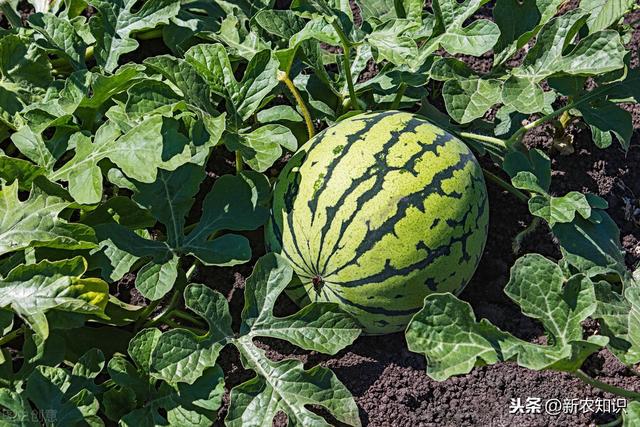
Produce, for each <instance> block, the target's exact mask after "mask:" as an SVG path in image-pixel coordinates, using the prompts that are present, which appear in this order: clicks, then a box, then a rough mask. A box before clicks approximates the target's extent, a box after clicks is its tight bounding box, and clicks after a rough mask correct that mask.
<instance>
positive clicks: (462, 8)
mask: <svg viewBox="0 0 640 427" xmlns="http://www.w3.org/2000/svg"><path fill="white" fill-rule="evenodd" d="M487 1H488V0H466V1H464V2H463V3H460V2H459V1H457V0H436V1H434V2H433V10H434V12H435V16H436V31H437V32H438V33H441V34H440V36H439V37H438V38H436V39H434V40H435V41H438V42H439V44H440V46H442V47H443V48H444V49H445V50H446V51H447V52H449V53H450V54H452V55H454V54H464V55H474V56H480V55H482V54H483V53H485V52H487V51H488V50H491V48H492V47H493V45H495V44H496V42H497V41H498V38H499V37H500V30H499V29H498V26H497V25H496V24H495V23H493V22H491V21H489V20H487V19H479V20H476V21H473V22H471V23H470V24H468V25H467V26H464V24H465V23H466V21H467V19H469V18H471V17H472V15H473V14H474V13H475V12H476V11H477V10H478V9H479V8H480V6H482V5H483V4H485V3H487ZM427 46H429V44H427Z"/></svg>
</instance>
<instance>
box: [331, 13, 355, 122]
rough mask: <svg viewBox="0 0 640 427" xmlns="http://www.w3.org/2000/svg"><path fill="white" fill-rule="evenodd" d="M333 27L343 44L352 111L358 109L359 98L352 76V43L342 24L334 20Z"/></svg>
mask: <svg viewBox="0 0 640 427" xmlns="http://www.w3.org/2000/svg"><path fill="white" fill-rule="evenodd" d="M331 25H332V26H333V28H334V29H335V30H336V33H337V34H338V37H339V38H340V43H341V44H342V50H343V54H342V62H343V66H342V68H344V74H345V77H346V79H347V87H348V88H349V99H350V100H351V102H350V106H351V109H352V110H353V109H358V108H360V107H359V104H358V97H357V95H356V88H355V86H354V85H353V76H352V75H351V42H350V41H349V39H347V35H346V34H345V33H344V31H342V28H341V27H340V24H338V22H337V19H333V20H332V21H331Z"/></svg>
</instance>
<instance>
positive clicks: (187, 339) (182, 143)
mask: <svg viewBox="0 0 640 427" xmlns="http://www.w3.org/2000/svg"><path fill="white" fill-rule="evenodd" d="M277 3H278V5H276V1H275V0H257V1H245V0H240V1H226V0H214V1H209V2H203V1H197V0H145V1H134V0H114V1H103V0H51V1H40V0H31V1H28V2H26V1H25V2H18V1H17V0H7V1H1V2H0V14H1V15H2V19H1V20H0V26H1V28H0V408H1V410H0V423H1V424H2V425H21V426H36V425H48V426H76V425H91V426H100V425H105V424H107V425H113V424H114V423H119V424H120V425H123V426H128V425H180V426H208V425H212V424H213V423H216V422H217V423H224V424H226V425H229V426H244V425H265V424H271V423H272V422H273V419H274V418H276V417H277V416H278V414H279V413H284V415H285V416H286V419H287V421H288V423H289V424H290V425H294V426H295V425H304V426H321V425H327V424H329V422H330V421H331V419H335V420H337V421H339V422H341V423H344V424H347V425H352V426H359V425H360V422H361V421H360V419H359V412H358V407H357V405H356V403H355V400H354V398H353V396H352V395H351V392H350V391H349V390H348V389H347V388H346V387H345V386H344V384H343V383H342V382H341V381H340V380H339V379H338V377H337V376H336V375H335V374H334V373H333V372H332V371H331V370H330V369H328V368H326V367H324V366H312V367H308V366H303V365H302V363H301V362H299V361H298V360H294V359H284V360H275V359H273V358H272V357H271V356H270V355H269V352H268V351H265V346H264V343H263V342H261V341H260V339H264V338H272V339H279V340H285V341H288V342H289V343H291V344H293V345H294V346H297V347H299V348H301V349H303V350H308V351H316V352H321V353H326V354H335V353H337V352H338V351H340V350H342V349H344V348H347V347H348V346H349V345H350V344H351V343H352V342H353V341H354V340H355V339H356V338H357V337H358V336H359V334H360V333H361V327H360V326H361V325H359V324H358V323H357V322H356V321H355V320H354V319H353V318H352V317H351V316H350V315H349V314H348V313H347V311H348V309H347V310H346V311H345V304H336V303H331V302H314V303H311V304H309V305H306V306H304V307H303V308H301V309H300V310H299V311H298V312H296V313H294V314H290V315H289V316H279V315H278V316H276V315H275V314H274V309H275V311H276V312H278V306H279V303H278V301H281V300H279V299H278V298H279V297H280V295H281V294H282V293H283V292H284V291H285V288H287V286H289V283H290V282H291V281H293V282H295V281H296V280H299V278H298V279H296V273H294V270H299V269H296V267H295V266H292V265H289V261H287V260H286V259H285V258H284V257H282V256H280V255H277V254H275V253H268V254H266V255H264V256H262V257H261V258H260V259H259V260H258V261H257V262H256V263H255V266H254V269H253V274H252V275H251V276H250V277H249V278H248V280H247V281H246V283H245V285H244V290H243V292H244V303H243V304H242V307H243V308H242V309H238V307H237V305H234V304H233V303H229V301H228V298H227V297H226V296H225V295H223V294H222V293H221V292H224V289H225V286H227V285H231V283H229V284H225V283H215V282H212V281H211V280H207V279H208V278H210V277H214V276H215V277H223V276H222V275H221V274H220V272H222V271H226V270H223V268H224V267H229V266H234V265H239V264H245V263H248V262H250V261H251V260H252V259H255V252H258V253H259V252H260V251H259V250H258V251H256V250H255V248H256V247H258V248H260V247H261V244H262V242H260V241H259V240H260V238H259V237H256V236H259V235H261V233H260V232H256V230H259V229H261V228H262V227H264V226H265V224H266V223H267V221H268V218H269V212H270V210H271V207H272V199H273V198H272V192H273V184H274V181H275V176H276V175H277V172H278V171H279V170H280V169H282V167H284V161H283V160H287V159H289V154H291V155H292V158H293V161H294V162H295V161H296V159H299V158H300V157H301V154H298V153H304V152H305V151H306V148H304V149H302V150H299V148H298V147H301V146H304V144H305V143H306V142H307V141H309V140H310V139H311V138H313V137H314V135H316V133H317V132H320V131H323V129H325V128H327V127H331V126H335V127H333V128H330V129H336V128H338V127H339V126H340V124H341V123H349V120H353V121H357V117H355V116H358V115H360V114H362V113H364V112H367V113H371V112H374V113H377V114H383V115H384V114H387V115H391V116H394V115H396V114H401V115H402V114H406V112H410V113H412V114H414V115H415V116H416V117H419V118H420V120H422V119H424V120H426V121H428V122H430V123H432V124H433V125H435V126H437V128H436V127H433V128H434V129H437V130H438V131H439V132H442V133H443V134H444V133H445V132H446V134H447V135H450V136H451V138H455V140H456V141H457V140H460V141H463V142H464V143H466V144H467V145H468V146H469V147H470V148H471V149H472V150H473V153H474V155H475V156H476V157H478V158H480V157H484V158H485V159H486V160H485V161H483V163H482V164H483V165H488V164H492V165H493V166H492V168H491V169H490V170H487V169H485V170H484V179H486V181H487V182H488V185H490V186H499V187H500V188H502V189H504V190H506V191H508V192H509V193H511V195H513V198H514V203H525V204H527V205H528V209H529V211H530V212H531V214H532V216H533V218H534V219H533V221H532V222H531V224H530V225H529V226H528V227H527V229H526V230H525V231H524V232H523V233H521V235H519V236H518V237H517V238H516V240H515V241H514V250H516V252H519V250H520V248H521V246H522V245H521V243H522V242H523V241H524V240H525V239H527V236H528V234H529V233H530V232H531V231H532V230H533V229H535V228H537V227H546V228H548V230H549V231H550V232H551V233H552V234H553V236H554V237H555V238H556V239H557V240H558V242H559V245H560V250H561V254H562V258H561V259H560V260H550V259H548V258H545V257H543V256H541V255H538V254H524V255H523V256H522V257H521V258H520V259H519V260H518V261H517V262H516V263H515V265H514V266H513V268H512V270H511V279H510V280H509V283H508V284H506V287H505V293H506V294H507V296H508V297H509V298H510V299H511V300H512V301H513V302H514V303H515V304H517V305H519V306H520V308H521V310H522V312H523V314H525V315H527V316H529V317H532V318H534V319H537V320H538V321H539V322H540V323H541V324H542V326H543V327H544V328H545V330H546V331H547V337H548V340H547V343H546V344H545V345H538V344H532V343H529V342H526V341H523V340H521V339H519V338H517V337H515V336H513V335H512V334H510V333H508V332H505V331H502V330H501V329H499V328H497V327H496V326H494V325H492V324H491V323H490V322H488V321H487V320H485V319H477V317H476V315H475V314H474V313H473V311H472V309H471V307H470V306H469V305H468V304H467V303H465V302H463V301H461V300H459V299H458V298H457V297H455V296H454V295H452V294H450V293H447V292H444V291H452V290H453V289H442V288H438V286H437V284H435V282H429V283H431V285H432V288H433V289H430V294H429V295H427V296H426V298H425V299H424V301H421V299H422V297H423V295H420V296H419V297H417V298H418V301H417V303H416V302H415V301H412V303H416V306H415V307H412V311H411V313H410V315H413V314H414V312H416V311H417V313H415V315H413V317H412V318H411V322H410V323H409V326H408V327H407V329H406V339H407V345H408V347H409V349H411V350H412V351H414V352H418V353H421V354H424V355H425V356H426V360H427V373H428V374H429V375H430V376H431V377H432V378H434V379H437V380H443V379H446V378H448V377H450V376H453V375H460V374H465V373H468V372H469V371H470V370H472V369H473V368H474V367H475V366H480V365H487V364H494V363H499V362H504V361H512V362H516V363H518V364H519V365H521V366H524V367H526V368H529V369H535V370H543V369H549V370H555V371H563V372H568V373H571V374H572V375H575V376H576V377H577V378H579V379H581V380H583V381H584V382H586V383H587V384H590V385H592V386H595V387H599V388H601V389H603V390H605V391H608V392H611V393H614V394H617V395H620V396H622V397H625V398H627V399H628V400H629V404H628V407H627V410H626V411H625V412H624V414H622V418H621V420H620V421H621V422H623V423H624V425H629V426H631V425H636V424H637V423H639V422H640V409H639V408H640V394H638V393H637V392H633V391H630V390H624V389H621V388H618V387H614V386H612V385H609V384H604V383H601V382H599V381H598V380H596V379H594V378H591V377H589V376H588V375H586V374H585V373H584V372H583V371H582V370H581V366H582V364H583V362H584V360H585V359H586V358H587V357H589V355H591V354H593V353H595V352H597V351H599V350H600V349H602V348H604V347H606V348H608V349H609V350H610V351H611V352H612V353H613V354H614V355H615V356H616V357H617V358H618V359H619V360H620V361H621V362H622V363H624V364H625V365H626V366H628V367H629V368H630V369H633V367H634V366H636V365H637V364H638V363H640V324H639V319H640V269H636V271H635V272H633V271H630V270H629V269H628V268H627V266H626V264H625V260H624V253H623V251H622V248H621V245H620V235H619V234H620V232H619V230H618V227H617V226H616V224H615V223H614V221H613V220H612V219H611V217H610V216H609V215H608V213H607V208H608V206H607V203H606V201H604V200H603V199H601V198H599V197H597V196H595V195H592V194H585V193H582V192H580V191H571V192H568V193H566V194H555V193H553V192H551V190H550V189H551V161H550V159H549V156H548V155H547V153H546V152H544V151H542V150H539V149H528V148H527V147H526V146H525V144H524V143H523V137H524V136H525V135H526V134H527V132H529V131H530V130H532V129H535V128H538V127H539V126H541V125H550V126H551V127H552V128H553V131H554V147H553V148H554V150H556V151H559V152H562V153H564V154H567V155H571V154H570V153H571V152H572V151H573V149H574V147H573V143H572V134H571V131H570V129H571V127H572V126H571V125H577V126H583V127H585V129H588V130H589V132H590V134H591V136H592V140H593V143H594V144H595V146H596V147H598V148H600V149H605V148H606V149H609V150H611V149H619V150H625V151H626V150H629V149H630V146H631V136H632V133H633V125H632V120H631V115H630V114H629V113H628V112H627V110H626V109H625V108H624V107H625V104H629V103H638V101H639V100H640V92H639V90H640V74H639V73H638V69H637V68H632V67H631V64H632V52H631V51H630V50H629V49H628V47H627V44H628V42H629V41H630V37H631V33H632V27H631V25H630V23H629V22H628V20H626V18H627V17H628V16H629V14H630V12H631V11H632V10H634V9H637V5H636V2H634V1H632V0H582V1H581V2H580V5H579V7H577V8H574V9H572V10H566V8H565V7H563V3H564V2H563V1H561V0H535V1H534V0H531V1H524V2H523V1H519V0H497V1H496V2H495V5H494V6H493V8H492V9H491V14H492V16H491V19H486V18H481V19H476V18H475V16H477V15H478V13H479V12H482V11H483V10H486V9H483V8H486V7H487V3H488V0H466V1H464V2H460V1H458V0H434V1H432V2H431V4H430V6H429V7H426V6H425V2H423V1H421V0H356V1H355V2H349V1H345V0H293V1H292V2H290V4H287V5H286V7H282V4H281V3H283V2H277ZM284 3H286V2H284ZM484 14H485V15H486V12H485V13H484ZM514 22H517V25H513V23H514ZM490 51H491V52H492V53H493V60H492V61H491V63H490V65H488V66H487V67H486V69H483V70H476V69H472V68H470V67H469V66H468V65H467V63H465V61H464V59H465V57H469V56H470V57H480V56H483V55H484V54H486V53H487V52H490ZM371 70H375V72H373V73H372V72H371ZM436 105H437V106H439V108H436ZM397 110H401V111H404V112H405V113H395V112H396V111H397ZM361 117H362V116H361ZM394 130H395V131H398V132H401V131H402V130H403V129H394ZM356 132H357V131H353V132H350V131H346V133H347V134H349V135H351V134H353V133H356ZM349 135H347V136H349ZM351 136H352V135H351ZM322 137H323V136H322V135H320V136H319V137H318V138H319V139H322ZM382 142H384V141H382ZM338 148H339V147H333V149H336V150H337V149H338ZM635 148H637V147H634V149H635ZM378 150H379V151H380V152H381V154H383V155H386V154H388V151H389V150H387V152H385V148H384V147H382V148H379V149H378ZM382 164H383V166H384V167H385V168H388V164H385V163H384V162H383V163H382ZM290 165H294V163H290ZM386 172H388V170H385V173H386ZM323 179H329V178H327V177H323V178H319V183H318V185H320V186H321V185H322V183H323V181H322V180H323ZM478 179H482V175H481V174H480V173H479V172H478ZM554 179H557V178H554ZM400 182H401V181H400ZM458 190H463V189H458ZM275 191H276V192H277V191H278V189H277V188H276V189H275ZM480 193H481V192H480ZM312 201H313V197H311V198H310V200H303V201H302V202H304V203H307V202H312ZM476 203H477V204H478V205H479V204H482V203H483V201H482V200H476ZM475 215H478V216H481V214H479V213H478V212H476V213H475ZM482 220H483V221H484V219H482ZM327 224H329V223H327ZM442 224H446V225H447V226H448V227H450V228H451V229H452V230H453V231H452V232H451V233H452V234H455V233H454V232H455V228H456V227H459V225H456V224H455V223H454V222H449V223H447V222H446V221H445V222H443V223H442ZM331 226H333V225H331ZM359 226H360V227H366V224H359ZM328 232H334V233H335V232H336V230H331V227H327V230H324V231H323V233H328ZM409 237H411V238H417V237H418V236H409ZM488 238H489V239H491V236H488ZM252 242H253V243H257V244H254V245H251V244H250V243H252ZM413 243H414V244H415V242H413ZM349 244H350V245H351V246H352V247H357V246H358V245H359V244H360V242H357V241H356V242H349ZM476 246H477V245H476ZM480 246H482V245H480ZM345 247H346V246H345ZM252 249H253V250H252ZM273 249H275V250H277V248H273ZM479 252H481V250H480V251H479ZM348 255H349V254H343V256H344V257H347V258H348ZM352 255H353V254H352ZM474 255H477V256H479V254H474ZM351 258H353V256H351ZM444 268H445V267H443V269H444ZM449 268H451V267H450V266H446V269H449ZM636 268H637V267H636ZM444 273H447V271H439V272H438V274H444ZM398 274H399V273H398ZM466 280H467V278H466V277H465V281H466ZM292 286H295V285H292ZM400 297H402V295H400ZM414 298H415V296H414ZM229 299H231V297H229ZM384 316H385V314H384V313H382V318H381V319H377V320H378V321H381V320H384V321H387V320H385V319H384ZM589 318H590V319H595V320H597V321H598V323H599V325H600V329H599V332H598V334H596V335H592V336H589V337H588V338H586V339H585V338H584V336H583V327H582V322H583V321H584V320H586V319H589ZM406 320H409V319H408V318H407V319H406ZM405 323H406V322H405ZM385 332H386V331H385ZM221 352H223V354H226V353H233V352H236V353H235V354H238V355H239V358H240V363H241V364H242V366H243V367H244V368H245V369H246V370H247V371H250V372H251V375H250V377H249V379H248V380H246V381H244V382H242V383H241V384H239V385H235V386H234V387H229V386H228V385H227V384H225V378H227V376H228V374H229V373H228V372H225V371H224V370H223V368H222V367H221V365H220V364H219V363H218V361H219V360H218V359H219V356H220V354H221ZM225 366H226V365H225ZM230 388H231V389H230ZM229 389H230V390H229ZM226 394H227V395H228V398H226V397H225V395H226ZM225 401H227V402H228V405H223V402H225Z"/></svg>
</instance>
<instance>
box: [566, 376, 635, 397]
mask: <svg viewBox="0 0 640 427" xmlns="http://www.w3.org/2000/svg"><path fill="white" fill-rule="evenodd" d="M572 374H573V376H575V377H576V378H578V379H579V380H581V381H583V382H585V383H587V384H589V385H590V386H592V387H595V388H598V389H600V390H602V391H606V392H608V393H611V394H615V395H617V396H622V397H626V398H627V399H633V400H640V393H638V392H635V391H631V390H627V389H625V388H621V387H616V386H614V385H611V384H607V383H604V382H602V381H599V380H597V379H595V378H592V377H590V376H589V375H587V374H585V373H584V371H582V370H581V369H578V370H577V371H575V372H572Z"/></svg>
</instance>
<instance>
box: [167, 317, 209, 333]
mask: <svg viewBox="0 0 640 427" xmlns="http://www.w3.org/2000/svg"><path fill="white" fill-rule="evenodd" d="M164 323H165V324H166V325H168V326H171V327H172V328H178V329H187V330H189V331H191V332H193V333H194V334H196V335H206V334H207V331H205V330H204V329H200V328H194V327H191V326H185V325H180V324H178V323H176V322H174V321H173V320H170V319H166V320H165V321H164Z"/></svg>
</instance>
